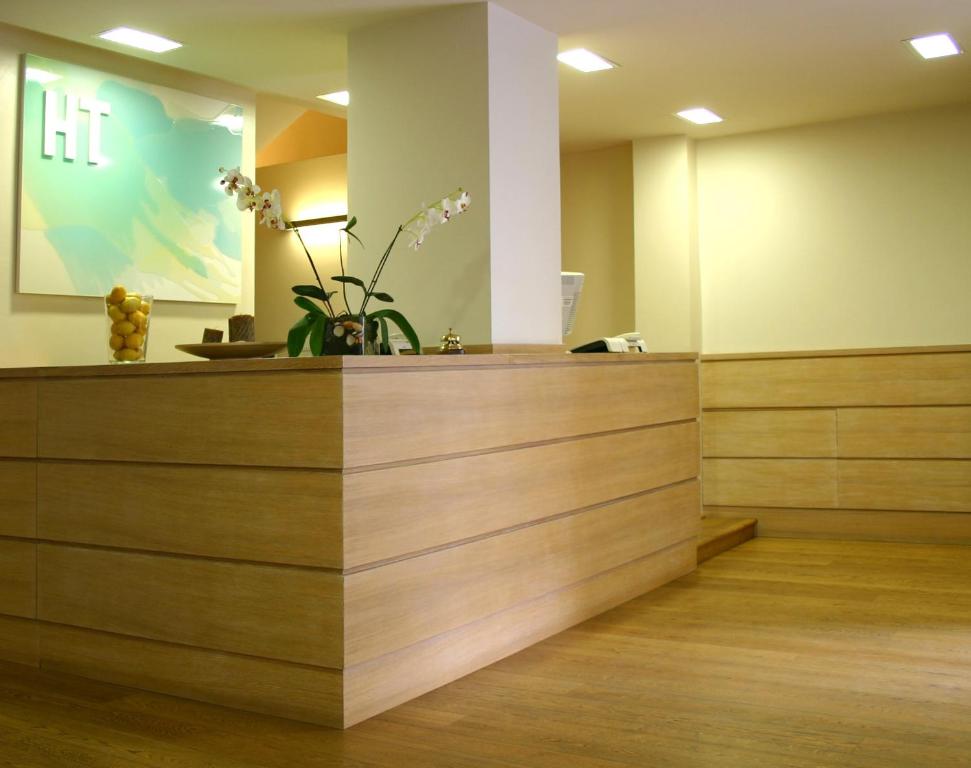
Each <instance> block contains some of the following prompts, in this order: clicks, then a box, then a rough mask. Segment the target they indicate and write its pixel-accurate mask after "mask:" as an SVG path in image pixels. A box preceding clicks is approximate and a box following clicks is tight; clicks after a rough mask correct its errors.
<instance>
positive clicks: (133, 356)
mask: <svg viewBox="0 0 971 768" xmlns="http://www.w3.org/2000/svg"><path fill="white" fill-rule="evenodd" d="M141 356H142V353H141V352H139V351H138V350H137V349H128V348H127V347H126V348H125V349H119V350H118V351H117V352H115V360H124V361H125V362H127V363H130V362H132V361H133V360H137V359H138V358H140V357H141Z"/></svg>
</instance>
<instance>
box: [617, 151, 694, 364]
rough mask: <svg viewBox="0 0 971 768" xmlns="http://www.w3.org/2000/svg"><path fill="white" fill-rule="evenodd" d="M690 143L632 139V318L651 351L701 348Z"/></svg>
mask: <svg viewBox="0 0 971 768" xmlns="http://www.w3.org/2000/svg"><path fill="white" fill-rule="evenodd" d="M695 164H696V158H695V146H694V142H693V141H692V140H691V139H689V138H688V137H686V136H661V137H658V138H651V139H639V140H637V141H635V142H634V254H635V256H634V286H635V291H636V293H635V305H634V308H635V316H636V318H637V327H638V330H639V331H640V332H641V333H642V334H643V336H644V340H645V341H646V342H647V347H648V349H649V350H650V351H651V352H687V351H690V352H697V351H698V350H699V349H700V348H701V314H700V312H701V309H700V293H699V281H698V238H697V211H696V188H695V187H696V185H695V180H696V169H695Z"/></svg>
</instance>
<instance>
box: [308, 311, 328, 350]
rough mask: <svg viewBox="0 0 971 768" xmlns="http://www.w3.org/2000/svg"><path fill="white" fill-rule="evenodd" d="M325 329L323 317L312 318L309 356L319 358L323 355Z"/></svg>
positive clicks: (325, 324)
mask: <svg viewBox="0 0 971 768" xmlns="http://www.w3.org/2000/svg"><path fill="white" fill-rule="evenodd" d="M326 329H327V318H326V317H324V316H323V315H317V316H316V317H314V319H313V322H311V324H310V354H312V355H314V356H315V357H320V356H321V355H322V354H324V331H325V330H326Z"/></svg>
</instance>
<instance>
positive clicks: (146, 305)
mask: <svg viewBox="0 0 971 768" xmlns="http://www.w3.org/2000/svg"><path fill="white" fill-rule="evenodd" d="M138 309H139V311H141V313H142V314H143V315H147V314H148V313H149V312H151V311H152V305H151V304H149V303H148V302H147V301H143V302H142V305H141V306H140V307H139V308H138Z"/></svg>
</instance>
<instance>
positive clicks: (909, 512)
mask: <svg viewBox="0 0 971 768" xmlns="http://www.w3.org/2000/svg"><path fill="white" fill-rule="evenodd" d="M760 509H761V510H785V511H787V512H800V511H808V512H829V513H833V514H839V513H840V512H866V513H868V514H879V513H881V512H888V513H894V514H902V515H903V514H906V515H954V516H955V517H960V516H961V515H971V512H963V511H961V510H957V511H955V510H948V509H890V508H879V509H871V508H869V507H778V506H776V507H767V506H749V505H743V504H705V505H704V510H705V511H706V512H707V511H708V510H712V511H719V510H722V511H724V510H739V514H741V512H740V511H741V510H750V511H751V512H752V513H753V515H752V516H753V517H757V515H756V514H754V513H756V512H758V511H759V510H760Z"/></svg>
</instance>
